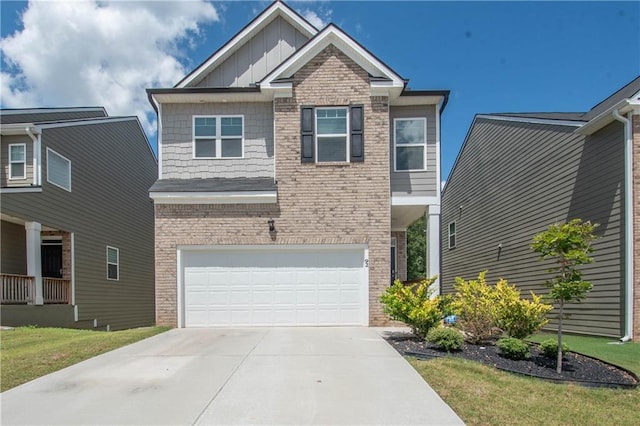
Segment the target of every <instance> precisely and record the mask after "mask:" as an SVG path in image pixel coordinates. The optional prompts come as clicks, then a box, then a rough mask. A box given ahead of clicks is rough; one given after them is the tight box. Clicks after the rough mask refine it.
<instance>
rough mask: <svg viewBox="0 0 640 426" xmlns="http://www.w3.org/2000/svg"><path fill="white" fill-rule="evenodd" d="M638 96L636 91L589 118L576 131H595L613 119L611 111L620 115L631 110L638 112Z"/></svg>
mask: <svg viewBox="0 0 640 426" xmlns="http://www.w3.org/2000/svg"><path fill="white" fill-rule="evenodd" d="M639 96H640V92H638V93H636V94H635V95H633V96H632V97H631V98H628V99H623V100H621V101H620V102H618V103H617V104H615V105H613V106H612V107H611V108H608V109H607V110H605V111H603V112H602V113H600V114H598V115H597V116H595V117H594V118H592V119H591V120H589V122H588V123H586V124H585V125H584V126H582V127H581V128H579V129H577V130H576V133H580V134H583V135H591V134H593V133H595V132H597V131H598V130H600V129H602V128H603V127H604V126H606V125H607V124H609V123H611V122H612V121H613V120H614V118H613V111H618V113H619V114H621V115H625V114H628V113H630V112H632V113H633V114H640V102H639V101H638V97H639Z"/></svg>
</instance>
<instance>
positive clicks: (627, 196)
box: [613, 109, 633, 342]
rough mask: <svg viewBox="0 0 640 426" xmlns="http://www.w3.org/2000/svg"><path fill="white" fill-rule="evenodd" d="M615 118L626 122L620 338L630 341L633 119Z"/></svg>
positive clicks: (617, 115) (614, 114) (631, 334)
mask: <svg viewBox="0 0 640 426" xmlns="http://www.w3.org/2000/svg"><path fill="white" fill-rule="evenodd" d="M613 118H615V119H616V120H618V121H620V122H621V123H623V124H624V134H625V144H624V219H625V220H624V240H625V250H624V255H625V259H624V263H625V321H624V329H625V330H624V331H625V334H624V336H623V337H621V338H620V341H622V342H628V341H629V340H631V338H632V336H633V158H632V153H633V136H632V132H631V120H629V119H628V118H626V117H623V116H622V115H620V113H619V112H618V110H617V109H614V110H613Z"/></svg>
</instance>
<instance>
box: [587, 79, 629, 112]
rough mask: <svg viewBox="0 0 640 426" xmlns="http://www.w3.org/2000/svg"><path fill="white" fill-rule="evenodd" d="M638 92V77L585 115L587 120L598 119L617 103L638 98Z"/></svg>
mask: <svg viewBox="0 0 640 426" xmlns="http://www.w3.org/2000/svg"><path fill="white" fill-rule="evenodd" d="M638 92H640V76H638V77H636V78H635V79H633V80H632V81H630V82H629V83H627V84H626V85H625V86H623V87H622V88H621V89H619V90H618V91H617V92H615V93H614V94H613V95H611V96H609V97H608V98H606V99H605V100H603V101H602V102H600V103H599V104H597V105H595V106H594V107H593V108H591V110H590V111H589V112H587V113H586V114H585V118H586V119H587V121H588V120H591V119H592V118H595V117H597V116H598V115H600V114H602V113H603V112H605V111H607V110H608V109H609V108H611V107H613V106H614V105H616V104H617V103H619V102H620V101H622V100H625V99H629V98H632V97H633V96H634V95H635V96H638Z"/></svg>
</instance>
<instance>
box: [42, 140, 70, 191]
mask: <svg viewBox="0 0 640 426" xmlns="http://www.w3.org/2000/svg"><path fill="white" fill-rule="evenodd" d="M49 152H52V153H54V154H55V155H57V156H58V157H60V158H62V159H64V160H66V161H67V162H68V163H69V188H65V187H64V186H62V185H60V184H58V183H56V182H53V181H51V180H49V176H50V173H49ZM47 182H49V183H50V184H52V185H55V186H57V187H58V188H62V189H64V190H65V191H68V192H71V160H69V159H68V158H67V157H65V156H64V155H62V154H59V153H57V152H56V151H54V150H53V149H51V148H49V147H47Z"/></svg>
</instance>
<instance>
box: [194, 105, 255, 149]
mask: <svg viewBox="0 0 640 426" xmlns="http://www.w3.org/2000/svg"><path fill="white" fill-rule="evenodd" d="M198 118H213V119H215V121H216V134H215V136H196V120H197V119H198ZM223 118H240V119H242V135H240V137H238V136H223V135H222V119H223ZM191 137H192V139H191V155H192V159H194V160H240V159H243V158H244V115H240V114H232V115H194V116H193V117H192V120H191ZM198 139H213V140H214V144H215V145H214V148H213V149H214V153H215V156H213V157H197V156H196V141H197V140H198ZM225 139H240V149H241V153H242V155H241V156H240V157H223V156H222V141H223V140H225Z"/></svg>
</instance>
